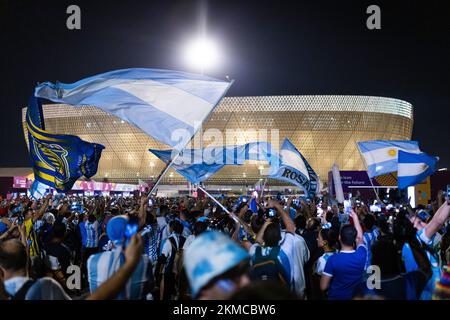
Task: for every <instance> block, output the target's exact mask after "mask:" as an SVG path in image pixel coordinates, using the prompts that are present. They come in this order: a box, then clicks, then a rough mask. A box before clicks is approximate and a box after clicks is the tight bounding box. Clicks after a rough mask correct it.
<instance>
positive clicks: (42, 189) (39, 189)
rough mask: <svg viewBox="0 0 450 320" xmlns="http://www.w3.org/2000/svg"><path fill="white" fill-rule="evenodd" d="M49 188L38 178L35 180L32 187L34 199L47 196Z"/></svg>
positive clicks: (31, 192) (31, 193)
mask: <svg viewBox="0 0 450 320" xmlns="http://www.w3.org/2000/svg"><path fill="white" fill-rule="evenodd" d="M47 188H48V186H47V185H45V184H43V183H41V182H39V181H38V180H34V181H33V184H32V185H31V187H30V195H31V196H32V197H33V198H34V199H36V200H39V199H41V198H42V197H44V196H45V194H46V193H47Z"/></svg>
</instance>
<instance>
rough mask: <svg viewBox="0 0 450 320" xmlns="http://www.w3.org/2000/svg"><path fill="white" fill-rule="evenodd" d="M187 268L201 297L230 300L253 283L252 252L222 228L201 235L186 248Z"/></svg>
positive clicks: (193, 289) (195, 295)
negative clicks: (222, 231)
mask: <svg viewBox="0 0 450 320" xmlns="http://www.w3.org/2000/svg"><path fill="white" fill-rule="evenodd" d="M184 256H185V257H189V258H188V259H185V260H184V267H185V270H186V274H187V277H188V280H189V284H190V287H191V292H192V298H194V299H197V300H226V299H229V298H230V297H231V296H232V295H233V294H235V293H236V292H238V291H239V289H240V288H243V287H244V286H246V285H247V284H249V283H250V278H249V276H248V271H249V262H250V255H249V254H248V252H247V251H246V250H245V249H243V248H242V247H241V246H239V245H238V244H237V243H236V242H234V241H233V240H231V239H230V238H229V237H228V236H226V235H225V234H223V233H221V232H218V231H206V232H203V233H201V234H200V235H199V236H197V237H196V238H195V239H194V240H193V241H192V243H191V244H190V246H189V247H188V248H187V249H186V251H185V255H184Z"/></svg>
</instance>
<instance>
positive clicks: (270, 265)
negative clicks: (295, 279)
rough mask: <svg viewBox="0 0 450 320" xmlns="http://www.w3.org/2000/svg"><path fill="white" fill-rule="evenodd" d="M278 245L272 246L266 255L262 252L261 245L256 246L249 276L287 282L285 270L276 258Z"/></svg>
mask: <svg viewBox="0 0 450 320" xmlns="http://www.w3.org/2000/svg"><path fill="white" fill-rule="evenodd" d="M279 253H280V246H275V247H272V248H271V250H270V253H269V254H268V255H266V256H263V254H262V247H260V246H258V247H257V248H256V251H255V256H254V259H253V266H252V268H251V270H250V277H251V278H252V279H253V280H263V281H267V280H274V281H281V282H282V283H284V284H286V285H287V284H288V283H289V281H288V279H287V275H286V272H285V270H284V268H283V266H282V265H281V263H280V261H279V260H278V255H279Z"/></svg>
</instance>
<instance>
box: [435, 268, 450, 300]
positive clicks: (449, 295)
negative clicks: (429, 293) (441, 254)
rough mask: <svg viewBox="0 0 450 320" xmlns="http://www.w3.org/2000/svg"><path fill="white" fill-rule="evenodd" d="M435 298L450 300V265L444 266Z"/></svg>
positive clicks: (436, 287) (437, 284)
mask: <svg viewBox="0 0 450 320" xmlns="http://www.w3.org/2000/svg"><path fill="white" fill-rule="evenodd" d="M433 300H447V301H448V300H450V265H447V266H444V267H443V268H442V274H441V278H440V279H439V281H438V282H437V283H436V286H435V288H434V291H433Z"/></svg>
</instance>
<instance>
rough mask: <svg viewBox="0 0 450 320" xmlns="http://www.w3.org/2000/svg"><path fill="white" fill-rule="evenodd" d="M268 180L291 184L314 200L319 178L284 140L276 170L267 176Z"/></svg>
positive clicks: (295, 149)
mask: <svg viewBox="0 0 450 320" xmlns="http://www.w3.org/2000/svg"><path fill="white" fill-rule="evenodd" d="M269 178H273V179H278V180H283V181H286V182H289V183H292V184H294V185H296V186H298V187H299V188H301V189H302V190H303V191H304V192H305V194H306V195H307V196H308V197H309V198H314V197H315V195H316V194H317V193H318V191H319V189H320V180H319V177H318V176H317V174H316V173H315V172H314V170H313V169H312V168H311V166H310V165H309V163H308V161H306V159H305V158H304V157H303V155H302V154H301V153H300V152H299V151H298V150H297V148H296V147H295V146H294V145H293V144H292V142H291V141H289V139H288V138H285V139H284V142H283V144H282V146H281V150H280V164H279V167H278V170H277V171H276V173H273V174H271V175H269Z"/></svg>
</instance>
